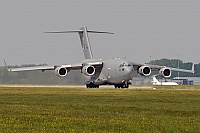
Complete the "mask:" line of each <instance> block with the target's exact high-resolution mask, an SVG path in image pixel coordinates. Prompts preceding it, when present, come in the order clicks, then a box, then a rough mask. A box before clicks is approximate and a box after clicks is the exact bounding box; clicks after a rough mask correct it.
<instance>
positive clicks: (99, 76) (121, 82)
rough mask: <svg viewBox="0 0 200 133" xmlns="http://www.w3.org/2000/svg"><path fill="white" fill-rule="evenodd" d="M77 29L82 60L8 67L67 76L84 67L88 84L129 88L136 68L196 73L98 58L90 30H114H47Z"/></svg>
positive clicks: (161, 72)
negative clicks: (64, 63)
mask: <svg viewBox="0 0 200 133" xmlns="http://www.w3.org/2000/svg"><path fill="white" fill-rule="evenodd" d="M73 32H76V33H78V34H79V36H80V40H81V46H82V49H83V53H84V56H85V60H83V61H82V62H81V63H77V64H66V65H55V66H38V67H25V68H8V71H10V72H18V71H32V70H42V71H45V70H54V72H55V74H56V75H58V76H61V77H64V76H66V75H67V73H68V72H70V71H72V70H80V71H81V73H82V74H83V75H84V76H86V77H87V78H88V81H87V82H86V83H85V84H86V87H87V88H99V86H100V85H114V86H115V88H128V87H129V85H130V84H131V80H132V79H133V73H134V71H137V72H138V73H139V74H140V75H142V76H149V75H150V74H151V71H158V73H159V75H161V76H163V77H164V78H169V77H170V76H171V71H172V70H173V71H181V72H188V73H194V71H192V70H185V69H177V68H170V67H166V66H157V65H149V64H140V63H134V62H131V61H127V60H124V59H119V58H116V59H109V60H99V59H94V58H93V55H92V50H91V47H90V42H89V38H88V33H106V34H114V33H111V32H99V31H90V30H87V27H82V28H80V29H79V30H73V31H62V32H46V33H73Z"/></svg>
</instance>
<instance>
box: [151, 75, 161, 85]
mask: <svg viewBox="0 0 200 133" xmlns="http://www.w3.org/2000/svg"><path fill="white" fill-rule="evenodd" d="M156 76H157V75H153V76H152V78H153V81H152V83H153V85H156V84H159V83H160V82H159V81H158V79H157V78H156Z"/></svg>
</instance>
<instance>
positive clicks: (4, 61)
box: [3, 59, 11, 71]
mask: <svg viewBox="0 0 200 133" xmlns="http://www.w3.org/2000/svg"><path fill="white" fill-rule="evenodd" d="M3 61H4V64H5V67H6V69H7V70H8V71H11V69H9V68H8V66H7V64H6V60H5V59H3Z"/></svg>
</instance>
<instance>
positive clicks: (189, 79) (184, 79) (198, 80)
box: [173, 77, 200, 85]
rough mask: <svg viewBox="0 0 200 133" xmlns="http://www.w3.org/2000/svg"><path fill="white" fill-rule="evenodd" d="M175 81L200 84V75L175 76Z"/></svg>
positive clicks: (184, 83)
mask: <svg viewBox="0 0 200 133" xmlns="http://www.w3.org/2000/svg"><path fill="white" fill-rule="evenodd" d="M173 81H174V82H177V83H179V84H182V85H200V77H174V78H173Z"/></svg>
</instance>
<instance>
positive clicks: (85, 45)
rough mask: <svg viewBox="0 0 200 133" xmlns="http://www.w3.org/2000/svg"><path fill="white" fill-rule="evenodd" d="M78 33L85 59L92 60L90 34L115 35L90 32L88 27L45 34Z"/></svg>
mask: <svg viewBox="0 0 200 133" xmlns="http://www.w3.org/2000/svg"><path fill="white" fill-rule="evenodd" d="M73 32H78V34H79V36H80V40H81V46H82V49H83V53H84V56H85V59H92V58H93V55H92V49H91V46H90V42H89V37H88V32H90V33H104V34H114V33H112V32H106V31H90V30H87V27H85V26H84V27H82V28H80V29H79V30H72V31H61V32H45V33H73Z"/></svg>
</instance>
